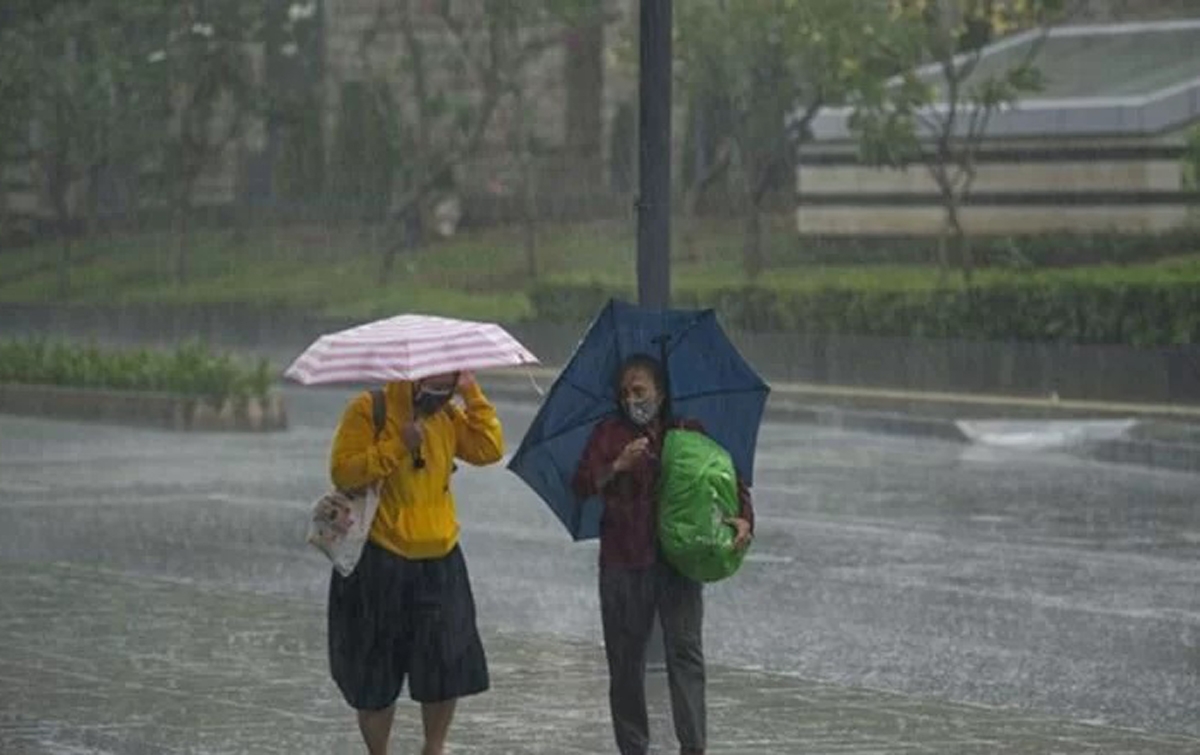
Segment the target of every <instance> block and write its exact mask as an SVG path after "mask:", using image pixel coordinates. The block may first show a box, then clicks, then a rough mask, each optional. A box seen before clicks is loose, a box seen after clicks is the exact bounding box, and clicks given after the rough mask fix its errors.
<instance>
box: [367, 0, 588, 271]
mask: <svg viewBox="0 0 1200 755" xmlns="http://www.w3.org/2000/svg"><path fill="white" fill-rule="evenodd" d="M588 5H590V3H587V2H584V1H583V0H558V1H556V0H536V1H532V2H522V3H514V2H511V0H482V1H481V2H477V3H460V2H453V1H452V0H425V1H423V2H418V1H417V0H380V2H379V6H378V10H377V13H376V19H375V21H374V23H372V24H371V25H370V27H369V28H368V29H367V31H366V32H365V33H364V35H363V38H362V40H361V44H360V47H359V59H360V61H361V64H362V69H363V71H364V73H365V75H366V77H367V79H368V81H369V86H368V89H369V91H371V92H372V93H373V94H374V98H373V102H372V107H373V108H374V109H375V111H376V116H375V120H376V121H378V122H381V123H385V124H387V125H388V134H387V137H388V140H389V144H388V148H387V154H389V155H392V156H394V159H395V164H394V165H393V166H391V171H390V173H391V175H390V176H389V179H390V180H389V181H388V184H389V186H388V195H389V196H390V202H389V210H388V224H389V226H390V228H389V233H388V237H389V239H391V240H390V241H389V242H388V243H387V244H386V246H385V248H384V249H383V261H382V269H381V271H380V284H381V285H386V284H387V282H388V281H389V280H390V278H391V273H392V268H393V266H394V264H395V257H396V254H397V252H398V251H399V249H400V248H401V247H403V246H405V245H410V246H411V245H419V244H420V243H421V242H422V237H423V231H422V226H423V219H424V218H425V217H426V215H427V214H428V212H429V210H430V204H431V201H432V199H433V198H434V197H435V196H436V194H437V193H438V192H439V191H443V190H445V189H447V188H448V187H452V186H453V184H454V183H455V181H456V180H457V178H456V174H457V173H458V172H459V171H460V170H461V168H462V166H463V165H464V163H465V162H466V161H467V160H468V159H469V158H471V157H473V156H475V155H476V154H478V152H479V150H480V149H481V147H482V146H483V144H484V141H485V138H486V137H487V136H488V135H489V130H490V129H491V127H492V126H493V122H494V119H495V116H496V114H497V112H498V110H499V109H500V108H501V107H502V106H503V105H504V104H505V103H506V101H510V100H511V99H512V98H513V95H514V92H516V91H517V90H518V89H519V88H520V87H522V86H523V81H522V77H523V73H524V72H525V71H526V70H527V68H528V66H529V65H530V64H532V63H533V62H535V61H536V60H538V59H539V58H540V57H541V56H542V55H543V54H544V53H546V52H547V51H548V50H550V49H552V48H553V47H556V46H558V45H560V44H561V43H562V39H563V27H564V24H567V23H570V22H572V20H573V19H574V17H575V16H576V14H578V13H581V12H584V9H585V8H586V7H587V6H588ZM397 90H399V93H400V95H401V96H393V92H395V91H397Z"/></svg>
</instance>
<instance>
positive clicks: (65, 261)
mask: <svg viewBox="0 0 1200 755" xmlns="http://www.w3.org/2000/svg"><path fill="white" fill-rule="evenodd" d="M61 234H62V235H61V239H60V240H61V242H62V243H61V247H60V256H59V260H58V298H59V300H60V301H63V302H66V301H69V300H70V298H71V231H70V230H69V229H67V228H63V229H62V231H61Z"/></svg>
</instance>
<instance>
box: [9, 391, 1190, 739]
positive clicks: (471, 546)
mask: <svg viewBox="0 0 1200 755" xmlns="http://www.w3.org/2000/svg"><path fill="white" fill-rule="evenodd" d="M344 399H345V394H343V393H338V392H335V391H305V392H300V391H295V392H291V393H289V405H290V410H291V416H292V420H293V428H292V430H290V431H289V432H288V433H285V434H280V435H271V436H234V435H224V436H222V435H181V434H173V433H166V432H153V431H145V430H135V429H127V428H118V427H108V426H89V425H77V424H71V423H61V422H42V421H37V420H30V419H19V418H12V417H0V510H2V511H3V515H4V517H5V520H6V526H5V527H3V528H0V753H5V755H7V754H8V753H102V754H103V753H114V754H115V753H122V754H123V753H159V752H196V753H226V752H228V753H240V752H255V753H257V752H263V753H276V752H278V753H283V752H288V753H309V752H311V753H325V752H332V753H338V752H358V751H360V749H359V745H358V744H357V734H356V732H355V729H354V724H353V719H352V717H351V716H350V714H349V712H348V711H347V710H346V709H345V707H344V706H343V704H342V703H341V701H340V699H339V698H338V695H337V692H336V689H335V688H334V687H333V684H332V682H331V681H329V679H328V675H327V672H326V665H325V656H324V617H323V599H324V590H325V587H326V581H327V576H326V574H327V572H326V569H325V568H324V565H323V563H322V561H321V559H320V557H319V556H317V555H316V554H315V553H313V552H310V550H308V549H307V548H306V547H305V546H303V545H302V544H301V542H300V541H301V539H302V536H303V529H304V514H305V512H306V510H307V507H308V503H309V502H310V501H311V500H312V499H313V498H314V497H315V496H316V495H317V494H318V493H320V492H321V490H322V488H323V487H324V485H325V484H326V483H325V470H324V466H325V455H326V453H327V449H328V442H329V436H330V433H331V428H332V425H333V423H334V422H335V421H336V417H337V414H338V412H339V410H340V408H341V405H342V402H343V401H344ZM503 415H504V418H505V420H506V429H507V431H508V433H509V436H510V442H511V443H512V444H513V445H515V441H516V439H518V438H519V436H520V433H521V432H523V430H524V426H525V425H526V424H527V423H528V421H529V419H530V417H531V410H530V409H529V408H527V407H523V406H517V405H506V406H504V407H503ZM761 449H762V450H761V453H760V459H759V469H758V485H757V489H756V500H757V503H758V511H759V517H760V523H759V535H758V538H757V540H756V544H755V550H754V552H753V553H752V556H751V558H750V559H749V560H748V563H747V564H746V566H745V567H744V568H743V571H742V572H741V573H740V574H739V575H738V576H737V577H736V578H735V579H733V580H731V581H729V582H727V583H722V584H719V585H715V586H713V587H711V588H710V589H709V590H708V597H707V606H706V638H705V644H706V650H707V653H708V656H709V659H710V664H711V668H710V707H711V712H710V718H711V736H712V740H713V741H712V748H711V752H713V753H743V752H745V753H749V752H756V753H800V752H856V753H866V752H898V753H899V752H944V753H968V752H1039V753H1040V752H1064V753H1074V752H1105V753H1107V752H1131V753H1132V752H1139V753H1140V752H1155V753H1157V752H1163V753H1175V752H1178V753H1185V752H1200V718H1198V717H1197V715H1196V710H1197V708H1198V707H1200V589H1198V588H1200V565H1198V564H1200V560H1198V559H1197V555H1200V508H1198V507H1197V492H1198V491H1200V477H1196V476H1192V475H1186V474H1178V473H1170V472H1161V471H1149V470H1138V469H1131V468H1128V467H1109V466H1105V465H1103V464H1099V463H1095V462H1088V461H1083V460H1080V459H1077V458H1072V457H1069V456H1066V455H1058V454H1055V453H1053V452H1050V451H1045V450H1042V451H1039V452H1037V453H1036V454H1031V453H1027V452H1023V451H1020V450H1012V449H1009V450H997V449H985V448H979V447H972V446H963V445H961V444H950V443H946V444H943V443H938V442H936V441H930V440H916V439H903V438H883V437H874V436H870V435H864V434H855V433H848V432H839V431H833V430H825V429H819V428H813V427H810V426H791V425H768V426H767V427H766V428H764V431H763V434H762V440H761ZM455 484H456V486H457V490H458V494H459V508H460V515H461V518H462V520H463V522H464V548H465V550H466V553H467V555H468V559H469V562H470V567H471V570H472V578H473V582H474V585H475V593H476V597H477V600H478V602H479V609H480V621H481V623H482V626H483V628H484V630H485V633H486V642H487V647H488V651H489V656H490V659H491V663H492V671H493V681H494V689H493V691H492V692H491V693H489V694H486V695H483V696H480V697H478V698H474V699H472V700H470V701H467V702H465V703H464V705H463V708H462V710H461V713H460V716H459V718H458V722H457V724H456V726H455V728H454V734H453V737H452V739H453V745H454V748H453V749H452V750H451V752H456V753H525V752H529V753H543V752H544V753H585V752H586V753H602V752H611V751H612V746H611V744H610V741H611V738H610V735H609V731H608V724H607V715H606V709H607V705H606V692H605V690H606V682H605V675H604V667H603V662H602V656H601V653H600V650H599V646H598V643H599V618H598V612H597V608H596V598H595V572H596V567H595V557H596V555H595V554H596V550H595V545H594V544H578V545H577V544H572V543H570V542H569V539H568V538H567V537H566V536H565V534H564V533H563V532H562V531H561V527H560V525H558V523H557V520H555V519H554V518H553V517H552V515H550V514H549V513H548V512H547V511H545V510H544V507H543V506H542V505H541V504H539V503H538V502H537V501H536V499H534V498H533V496H532V495H531V494H530V493H528V492H527V490H526V489H525V488H524V487H523V486H522V484H521V483H520V482H519V481H518V480H516V479H515V478H514V477H512V476H511V475H510V474H509V473H507V472H505V471H503V470H502V469H488V470H464V471H463V472H462V473H461V474H460V475H459V477H458V479H457V480H456V481H455ZM663 686H664V685H663V684H662V678H661V676H656V677H655V678H654V688H655V689H654V692H655V694H654V695H653V697H654V699H655V703H654V715H655V727H656V741H657V742H658V743H659V745H660V747H661V749H660V750H659V751H661V752H669V751H671V750H672V747H673V737H672V736H671V734H670V727H669V726H668V725H667V720H668V719H667V715H668V709H667V706H666V704H665V691H664V690H663V689H662V687H663ZM415 727H416V723H415V710H414V709H413V708H412V706H405V707H404V708H403V709H402V713H401V717H400V722H399V725H398V727H397V733H396V742H397V743H398V749H397V751H398V752H411V751H413V748H412V746H411V744H412V742H413V740H412V735H413V732H414V731H415Z"/></svg>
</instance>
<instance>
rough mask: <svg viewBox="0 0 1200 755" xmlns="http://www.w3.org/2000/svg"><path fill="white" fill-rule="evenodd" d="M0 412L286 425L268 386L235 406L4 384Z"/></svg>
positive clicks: (115, 420)
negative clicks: (264, 395) (265, 393)
mask: <svg viewBox="0 0 1200 755" xmlns="http://www.w3.org/2000/svg"><path fill="white" fill-rule="evenodd" d="M0 414H14V415H18V416H23V417H42V418H46V419H59V420H72V421H80V422H106V423H110V424H116V425H131V426H135V427H152V428H159V429H163V430H176V431H182V432H278V431H282V430H286V429H287V425H288V421H287V411H286V409H285V407H284V403H283V396H282V395H281V394H280V393H279V392H278V391H271V393H270V394H268V396H267V398H266V401H262V400H260V399H257V398H252V399H249V401H248V402H247V403H246V405H245V406H237V405H235V403H234V402H233V401H232V400H230V399H226V400H225V402H224V403H223V404H222V405H221V406H220V407H214V406H213V405H211V404H209V403H208V402H206V401H204V400H202V399H197V398H195V397H192V396H181V395H178V394H171V393H149V392H139V391H115V390H103V389H93V388H71V387H64V386H56V385H22V384H13V383H6V384H0Z"/></svg>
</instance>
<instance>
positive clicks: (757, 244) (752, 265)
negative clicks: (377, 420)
mask: <svg viewBox="0 0 1200 755" xmlns="http://www.w3.org/2000/svg"><path fill="white" fill-rule="evenodd" d="M742 267H743V269H744V270H745V272H746V277H747V278H748V279H749V280H751V281H755V280H758V276H759V275H760V274H761V273H762V269H763V258H762V213H761V212H759V209H758V205H757V204H756V203H754V202H751V203H750V206H749V207H747V208H746V237H745V240H744V242H743V246H742Z"/></svg>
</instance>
